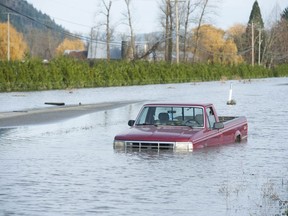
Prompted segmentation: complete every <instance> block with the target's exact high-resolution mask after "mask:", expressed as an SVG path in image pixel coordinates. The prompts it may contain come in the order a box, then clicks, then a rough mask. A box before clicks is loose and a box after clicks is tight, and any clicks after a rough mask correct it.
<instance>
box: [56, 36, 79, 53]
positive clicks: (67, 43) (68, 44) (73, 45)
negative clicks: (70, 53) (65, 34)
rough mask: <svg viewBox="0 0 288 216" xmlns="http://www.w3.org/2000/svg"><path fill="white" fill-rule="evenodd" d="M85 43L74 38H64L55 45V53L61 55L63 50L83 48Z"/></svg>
mask: <svg viewBox="0 0 288 216" xmlns="http://www.w3.org/2000/svg"><path fill="white" fill-rule="evenodd" d="M84 49H85V45H84V43H83V41H81V40H79V39H76V40H71V39H67V38H65V39H64V41H63V42H62V43H61V44H60V45H59V46H58V47H57V49H56V54H57V55H63V54H64V52H65V50H84Z"/></svg>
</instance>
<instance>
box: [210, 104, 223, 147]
mask: <svg viewBox="0 0 288 216" xmlns="http://www.w3.org/2000/svg"><path fill="white" fill-rule="evenodd" d="M206 119H207V132H206V136H207V141H206V144H207V146H214V145H220V144H221V143H222V141H223V134H222V132H221V130H215V129H213V127H214V123H215V122H216V116H215V113H214V110H213V108H212V107H207V108H206Z"/></svg>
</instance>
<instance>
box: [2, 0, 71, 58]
mask: <svg viewBox="0 0 288 216" xmlns="http://www.w3.org/2000/svg"><path fill="white" fill-rule="evenodd" d="M8 14H9V21H10V24H11V25H12V26H13V27H15V29H16V30H17V32H20V33H22V34H23V36H24V40H25V41H26V43H27V45H28V47H29V51H30V52H29V53H30V54H31V55H32V56H34V57H40V58H44V59H50V58H52V57H53V56H54V51H55V49H56V47H57V46H58V45H59V44H60V43H61V42H62V41H63V39H64V37H65V35H68V34H69V32H68V31H67V30H65V29H64V28H63V27H62V26H60V25H57V24H56V23H55V22H54V20H52V19H51V18H50V17H49V16H48V15H47V14H44V13H42V12H41V11H39V10H37V9H35V8H34V7H33V5H31V4H29V3H28V2H27V1H26V0H0V22H1V23H7V20H8ZM11 37H13V35H12V36H11Z"/></svg>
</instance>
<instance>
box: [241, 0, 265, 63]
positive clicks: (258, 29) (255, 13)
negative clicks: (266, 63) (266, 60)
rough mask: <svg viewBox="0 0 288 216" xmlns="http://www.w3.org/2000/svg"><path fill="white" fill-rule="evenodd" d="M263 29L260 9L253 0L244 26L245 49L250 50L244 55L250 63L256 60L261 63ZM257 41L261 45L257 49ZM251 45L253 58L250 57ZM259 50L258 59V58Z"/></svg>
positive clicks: (263, 39) (263, 38)
mask: <svg viewBox="0 0 288 216" xmlns="http://www.w3.org/2000/svg"><path fill="white" fill-rule="evenodd" d="M263 30H264V22H263V19H262V15H261V10H260V7H259V4H258V1H257V0H255V2H254V4H253V7H252V11H251V13H250V16H249V21H248V24H247V27H246V35H245V37H246V44H247V51H248V50H250V51H249V52H246V54H245V56H244V59H245V60H246V62H250V63H251V64H254V63H255V64H256V63H258V62H259V63H261V58H262V53H263V50H264V42H265V35H264V31H263ZM252 41H254V44H252ZM259 43H260V45H261V47H260V50H259ZM253 47H254V58H253V57H252V56H253V55H252V50H253ZM259 52H260V59H259ZM253 59H254V61H253ZM252 61H253V62H252Z"/></svg>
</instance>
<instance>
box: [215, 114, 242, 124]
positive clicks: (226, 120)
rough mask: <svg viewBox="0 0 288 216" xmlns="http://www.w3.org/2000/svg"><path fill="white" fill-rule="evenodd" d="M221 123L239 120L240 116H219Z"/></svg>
mask: <svg viewBox="0 0 288 216" xmlns="http://www.w3.org/2000/svg"><path fill="white" fill-rule="evenodd" d="M218 118H219V121H220V122H223V123H224V122H228V121H231V120H233V119H236V118H239V117H238V116H218Z"/></svg>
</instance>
